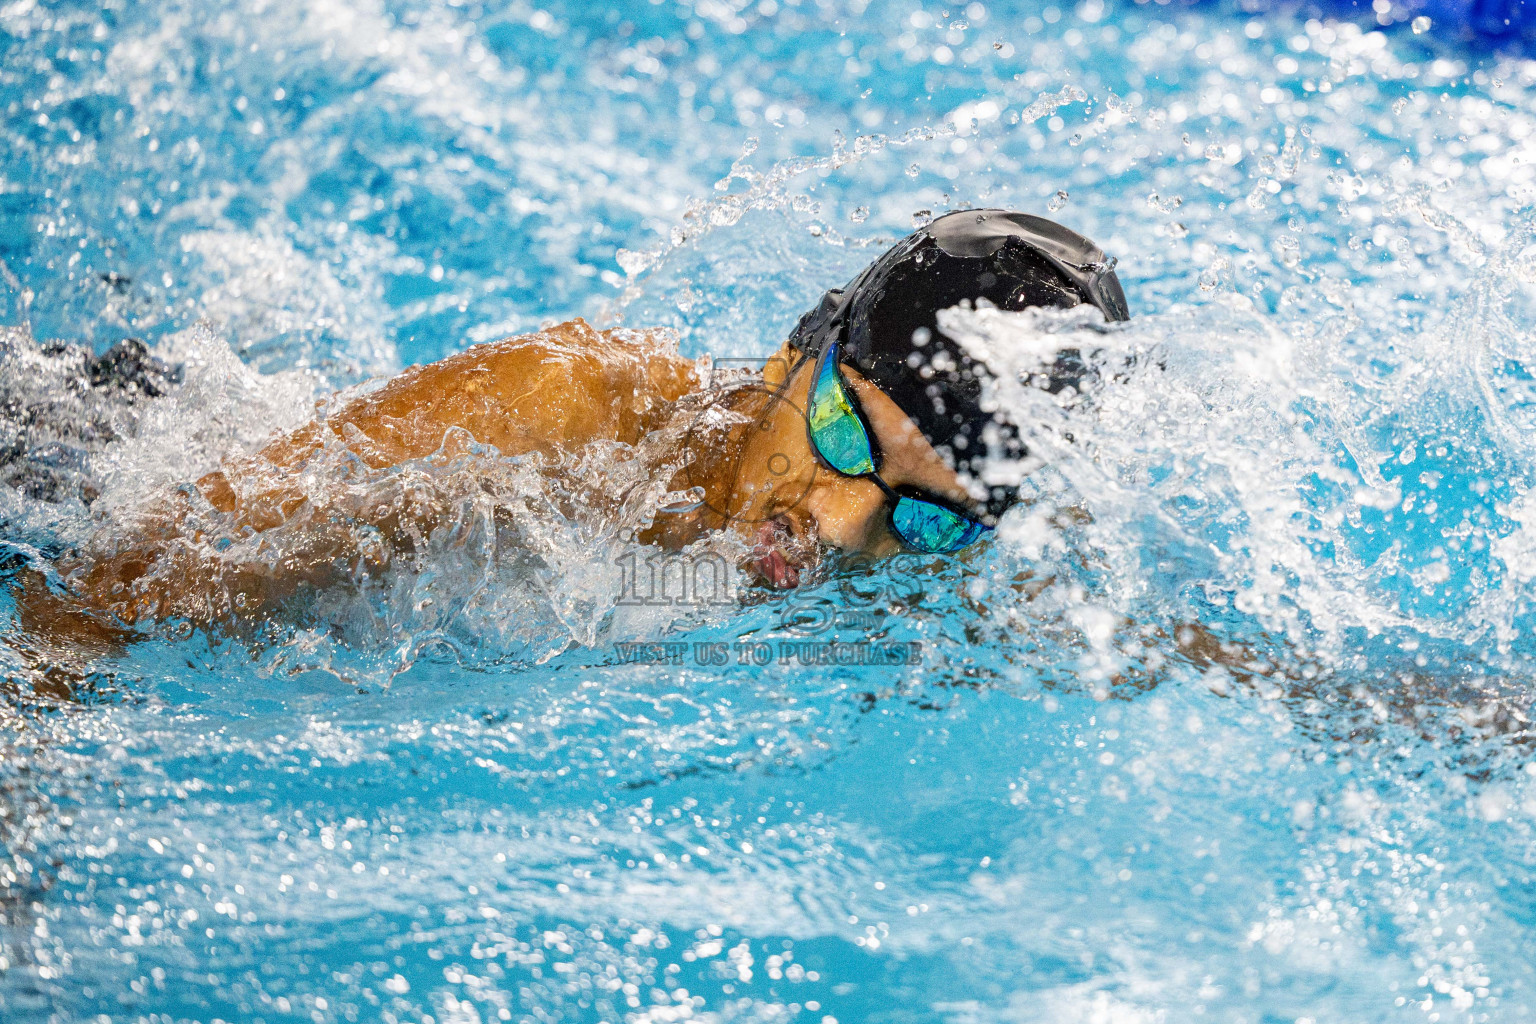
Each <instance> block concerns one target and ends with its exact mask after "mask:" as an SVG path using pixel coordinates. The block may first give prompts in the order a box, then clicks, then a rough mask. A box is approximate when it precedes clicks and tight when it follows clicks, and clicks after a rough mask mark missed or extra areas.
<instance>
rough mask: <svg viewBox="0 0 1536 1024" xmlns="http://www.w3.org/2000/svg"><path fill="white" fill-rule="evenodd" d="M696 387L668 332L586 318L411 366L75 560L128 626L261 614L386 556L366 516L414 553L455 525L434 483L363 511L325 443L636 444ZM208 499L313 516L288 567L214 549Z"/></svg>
mask: <svg viewBox="0 0 1536 1024" xmlns="http://www.w3.org/2000/svg"><path fill="white" fill-rule="evenodd" d="M696 386H697V371H696V368H695V365H694V364H693V363H692V362H691V361H689V360H685V359H683V358H681V357H680V356H678V355H677V352H676V349H675V347H673V346H672V345H671V344H670V343H669V342H668V341H667V340H666V339H664V338H662V337H661V336H659V335H657V334H651V333H646V332H628V331H607V332H598V331H595V330H593V329H592V328H591V327H590V326H588V325H587V324H586V323H585V322H583V321H581V320H576V321H572V322H570V323H567V324H562V325H560V326H558V327H554V328H551V329H549V330H546V331H542V332H540V333H538V334H535V335H529V336H526V337H520V338H511V339H507V340H504V341H499V342H492V343H489V344H485V345H479V346H476V347H475V348H472V349H469V350H467V351H465V352H462V353H459V354H457V355H454V356H450V357H449V358H447V359H444V360H442V361H440V362H437V363H433V364H431V365H428V366H421V367H416V368H413V369H411V370H408V371H406V372H405V373H402V374H401V375H400V376H398V377H396V378H395V379H393V380H391V381H389V382H388V383H386V384H384V385H383V386H382V387H380V388H379V389H377V390H376V391H373V392H372V393H370V394H367V395H364V396H362V397H360V398H357V399H354V400H353V401H351V402H350V403H348V404H346V405H344V406H343V407H341V408H340V409H339V410H336V411H334V412H332V413H331V414H330V415H329V416H327V417H326V418H325V419H324V420H316V421H314V422H311V423H309V424H307V425H306V426H304V427H301V428H300V429H298V430H296V431H294V432H292V433H290V434H288V435H286V436H284V437H281V438H278V439H276V440H274V441H272V442H271V443H269V444H267V445H266V446H265V447H264V448H263V449H262V450H261V451H259V452H258V453H256V454H254V455H252V456H246V457H243V458H234V459H230V460H228V461H226V463H225V465H224V466H223V468H221V469H220V470H219V471H217V472H214V473H210V474H208V475H207V476H204V477H203V478H202V479H200V480H199V481H198V482H197V485H196V490H195V491H194V490H192V489H191V488H185V489H182V490H179V491H174V492H171V493H169V494H167V495H164V496H162V497H161V498H159V499H156V500H155V502H154V503H152V505H151V506H150V507H149V508H148V509H146V510H145V511H144V514H143V515H142V516H141V521H140V524H139V526H138V528H137V530H136V537H135V538H134V539H133V540H131V541H129V542H128V543H126V544H123V545H120V546H118V547H117V548H115V549H114V550H112V551H110V552H97V553H96V554H95V555H94V556H87V557H85V558H82V559H79V560H76V561H75V563H74V564H73V565H64V566H61V569H62V571H63V572H64V574H65V575H66V576H68V577H69V578H70V585H71V590H72V591H73V592H74V594H75V596H76V598H78V599H81V600H83V602H84V604H85V605H86V606H87V607H89V608H95V609H101V610H110V611H111V614H112V615H113V617H115V618H118V619H121V620H125V621H128V622H136V621H143V620H145V619H164V618H171V617H177V618H187V619H190V620H192V621H194V622H199V621H210V620H215V619H220V618H223V617H225V616H227V615H229V614H230V613H231V611H232V609H233V608H234V607H239V608H241V609H242V610H248V611H249V612H250V613H255V611H256V609H258V608H259V607H261V606H263V605H266V604H269V603H270V602H272V601H274V600H280V599H282V597H283V596H284V595H285V594H288V593H290V592H291V591H292V590H293V588H294V587H295V586H297V585H299V584H301V583H303V582H305V581H309V582H313V583H315V584H317V585H324V584H325V583H327V582H328V581H329V580H330V579H331V578H332V577H333V576H334V575H335V573H336V572H337V571H338V567H339V565H341V564H343V563H345V564H351V563H354V562H356V561H357V559H359V558H363V559H365V560H367V559H370V558H371V557H372V556H370V555H368V554H367V553H363V554H360V553H359V552H358V550H357V539H356V531H355V529H354V527H355V526H357V525H372V526H374V527H377V528H378V531H379V537H380V539H382V541H383V542H384V544H385V545H386V546H387V548H389V549H391V550H394V551H398V550H402V549H405V548H409V547H411V546H413V545H415V544H417V543H419V542H420V541H421V539H422V538H423V537H424V536H425V535H426V534H428V533H430V531H431V530H432V528H433V527H434V525H435V524H436V523H437V521H438V519H439V516H440V514H441V510H440V509H437V508H435V507H433V505H432V503H431V492H430V488H426V487H422V488H410V487H408V486H404V485H403V486H402V488H401V490H402V494H401V495H399V497H400V500H398V501H394V502H390V503H373V502H368V503H366V504H363V505H361V506H359V505H358V502H359V501H360V500H361V498H360V496H358V495H355V494H353V493H352V490H351V489H349V488H348V486H347V483H346V481H344V480H331V479H323V480H320V481H318V484H317V481H316V480H315V479H313V478H306V476H305V467H306V464H308V463H309V461H310V459H311V457H312V456H314V455H315V454H316V453H317V452H318V451H320V449H322V448H323V447H326V446H328V445H344V446H345V447H346V448H347V449H348V451H350V452H351V453H354V454H355V455H356V456H357V457H359V458H360V459H361V460H362V461H363V462H365V463H367V464H368V465H370V466H372V467H374V468H382V467H386V466H392V465H399V464H401V463H404V462H407V461H409V460H413V459H420V458H425V457H427V456H429V455H431V454H432V453H434V452H436V451H438V450H439V449H440V448H442V447H443V445H444V440H445V436H446V435H448V434H449V433H450V431H452V430H454V429H455V428H462V429H463V430H465V431H467V432H468V433H469V434H470V435H473V437H474V439H475V440H476V441H479V442H481V443H488V444H493V445H495V446H496V447H497V448H498V449H500V450H501V451H502V453H503V454H506V455H523V454H528V453H534V452H536V453H540V454H543V455H546V456H554V455H557V454H558V453H560V452H561V451H569V450H572V449H574V448H576V447H579V446H581V445H583V444H585V443H587V442H589V441H592V440H596V439H598V438H610V439H613V440H619V441H626V442H634V441H636V440H638V439H639V438H640V437H642V436H644V434H645V433H646V432H647V431H649V430H650V429H652V428H653V427H654V426H655V425H656V424H657V423H658V422H659V421H660V419H661V418H662V417H663V416H664V415H665V414H666V411H667V410H668V408H670V406H671V403H673V402H675V401H676V400H677V399H678V398H680V397H681V396H682V395H683V394H685V393H687V392H688V391H689V390H691V389H692V388H694V387H696ZM324 471H325V470H322V472H324ZM200 501H206V502H207V504H208V505H211V506H212V508H213V509H214V510H216V511H217V512H221V513H224V514H226V515H232V516H233V517H234V520H235V521H234V524H233V526H232V527H231V526H230V525H229V524H227V523H226V524H222V525H221V526H220V532H221V533H235V534H240V533H246V534H261V533H263V532H265V531H267V530H270V529H272V528H274V527H277V526H281V525H283V524H284V523H287V522H288V521H289V520H290V519H291V518H292V517H293V516H295V515H298V514H301V512H302V514H303V515H304V517H305V521H304V526H303V529H302V531H297V532H296V531H289V533H288V535H287V536H286V537H285V538H284V542H283V545H282V551H281V557H280V558H279V559H278V560H277V561H275V562H273V563H271V564H252V565H237V564H230V562H229V560H228V559H227V558H226V557H215V556H212V555H210V554H209V553H208V552H207V551H206V550H205V547H204V546H205V544H207V543H208V542H209V541H210V540H212V539H215V538H205V537H204V536H203V534H202V533H201V530H200V528H199V527H198V526H197V525H196V524H197V521H198V519H199V513H198V510H197V506H198V504H199V503H200ZM299 534H302V536H300V535H299ZM378 557H380V558H382V559H384V560H387V559H388V557H389V554H388V552H384V553H382V555H379V556H378ZM151 566H153V571H150V567H151ZM32 589H33V590H34V591H36V592H37V596H38V600H37V601H36V602H34V606H33V609H32V610H33V616H32V617H33V618H34V620H35V621H37V622H38V624H39V625H41V624H42V620H44V619H45V618H47V617H48V616H49V615H51V614H52V611H53V610H58V611H60V612H62V611H65V610H67V609H65V608H64V607H63V606H60V607H59V608H58V609H54V604H55V603H54V602H52V601H51V600H49V599H48V598H47V595H46V593H44V592H43V590H45V589H46V588H43V589H39V588H37V587H34V588H32ZM236 614H238V613H236Z"/></svg>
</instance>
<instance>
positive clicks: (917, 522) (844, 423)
mask: <svg viewBox="0 0 1536 1024" xmlns="http://www.w3.org/2000/svg"><path fill="white" fill-rule="evenodd" d="M837 349H838V345H837V343H836V342H833V343H832V344H830V345H828V346H826V348H824V349H823V350H822V352H821V355H820V356H819V357H817V359H816V366H815V370H814V376H813V378H812V380H811V395H810V400H809V401H808V402H807V403H806V409H805V429H806V433H807V434H809V435H810V439H811V449H812V450H813V451H815V453H816V456H817V458H819V459H820V460H821V462H822V463H823V464H824V465H826V466H827V467H828V468H829V469H831V470H833V471H835V472H837V473H840V474H842V475H843V476H848V477H859V478H868V479H870V480H873V481H874V482H875V483H876V485H878V486H879V488H880V489H881V490H882V491H884V492H885V496H886V498H887V499H888V500H889V502H890V509H891V531H892V532H893V533H895V534H896V536H897V537H899V538H901V541H902V543H904V544H906V545H907V546H908V547H910V548H912V549H914V550H916V551H921V552H924V553H926V554H934V555H938V554H948V553H949V552H951V551H959V550H960V549H961V548H963V547H966V546H968V545H970V544H974V543H975V542H976V541H977V540H978V539H980V538H981V536H982V535H983V534H985V533H988V532H990V531H991V529H992V527H990V526H988V525H986V524H985V523H982V522H980V521H978V520H977V519H976V518H975V517H973V516H972V515H970V514H969V513H967V512H965V511H962V510H961V509H959V508H957V507H955V506H954V505H952V504H950V503H949V502H947V501H944V500H942V499H940V498H936V497H934V496H932V495H929V494H926V493H923V492H919V491H917V490H916V489H915V488H909V487H902V488H899V489H898V488H895V487H892V486H891V485H890V484H888V483H886V482H885V481H884V480H883V479H881V477H880V474H879V472H878V467H877V465H876V461H877V453H876V451H875V444H874V432H873V431H872V430H870V428H869V423H868V422H867V421H866V420H865V419H864V412H863V410H861V409H860V408H859V405H858V401H857V400H856V399H855V398H854V395H853V391H852V390H851V389H850V388H849V387H848V383H847V381H845V380H844V379H843V374H842V371H841V370H840V369H839V368H838V360H837Z"/></svg>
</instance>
